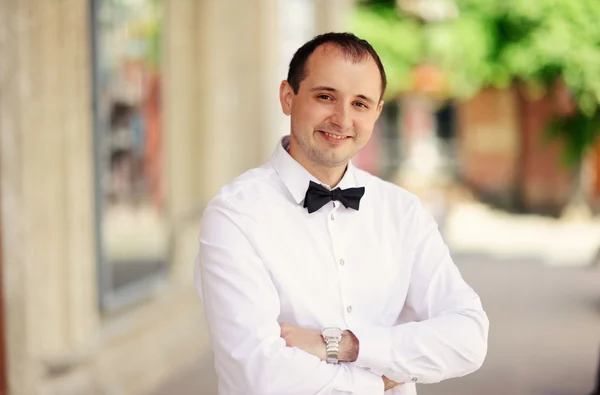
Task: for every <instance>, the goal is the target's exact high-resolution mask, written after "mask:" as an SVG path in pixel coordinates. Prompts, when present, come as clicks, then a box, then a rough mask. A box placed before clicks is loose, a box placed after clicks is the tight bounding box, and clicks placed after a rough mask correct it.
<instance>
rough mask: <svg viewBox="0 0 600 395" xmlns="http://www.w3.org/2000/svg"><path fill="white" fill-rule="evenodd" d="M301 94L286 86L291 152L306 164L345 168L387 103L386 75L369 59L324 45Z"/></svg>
mask: <svg viewBox="0 0 600 395" xmlns="http://www.w3.org/2000/svg"><path fill="white" fill-rule="evenodd" d="M306 72H307V76H306V78H305V79H304V80H303V81H302V82H301V83H300V89H299V91H298V94H297V95H295V94H294V92H293V90H292V88H291V86H290V85H289V84H288V83H287V81H284V82H283V83H282V84H281V89H280V99H281V105H282V108H283V112H284V113H285V114H286V115H291V147H290V153H291V154H292V156H294V157H295V159H296V160H298V161H299V162H300V163H301V164H303V165H305V166H306V165H309V166H317V167H339V166H345V165H346V164H347V163H348V161H349V160H350V159H351V158H352V157H353V156H354V155H355V154H356V153H357V152H358V151H359V150H360V149H361V148H363V147H364V146H365V144H366V143H367V142H368V141H369V138H370V137H371V134H372V132H373V127H374V125H375V121H376V120H377V118H378V117H379V114H380V112H381V107H382V105H383V103H382V102H381V101H380V100H379V97H380V95H381V76H380V74H379V69H378V67H377V64H376V63H375V61H374V60H373V59H372V58H371V57H368V58H366V59H365V60H363V61H361V62H358V63H355V62H353V61H352V59H350V58H347V57H346V56H344V54H343V53H342V52H341V50H340V49H339V48H337V47H336V46H334V45H331V44H325V45H321V46H320V47H318V48H317V49H316V50H315V51H314V52H313V54H312V55H311V56H310V58H309V60H308V62H307V65H306Z"/></svg>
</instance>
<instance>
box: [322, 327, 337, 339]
mask: <svg viewBox="0 0 600 395" xmlns="http://www.w3.org/2000/svg"><path fill="white" fill-rule="evenodd" d="M322 335H323V337H335V338H339V337H342V330H341V329H340V328H325V329H323V332H322Z"/></svg>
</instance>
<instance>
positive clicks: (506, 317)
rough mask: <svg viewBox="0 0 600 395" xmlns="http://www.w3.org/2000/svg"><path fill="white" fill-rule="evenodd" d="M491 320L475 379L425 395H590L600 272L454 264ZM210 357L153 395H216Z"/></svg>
mask: <svg viewBox="0 0 600 395" xmlns="http://www.w3.org/2000/svg"><path fill="white" fill-rule="evenodd" d="M456 261H457V264H458V265H459V267H460V268H461V271H462V273H463V276H464V277H465V278H466V280H467V281H468V282H469V283H470V284H472V286H473V287H474V288H475V289H476V290H477V291H478V292H479V294H480V295H481V298H482V300H483V303H484V307H485V308H486V310H487V312H488V314H489V317H490V321H491V331H490V342H489V352H488V358H487V360H486V363H485V364H484V366H483V367H482V368H481V369H480V370H479V371H478V372H476V373H474V374H472V375H470V376H467V377H465V378H459V379H453V380H448V381H446V382H444V383H441V384H435V385H422V386H420V387H419V395H587V394H588V393H589V392H590V391H591V388H592V386H593V381H594V375H595V369H596V364H597V359H598V352H599V351H600V270H591V269H589V268H582V267H579V268H578V267H553V266H548V265H544V264H542V263H540V262H535V261H527V262H523V261H515V260H504V261H503V260H500V259H494V258H489V257H483V256H479V257H477V256H468V257H467V256H463V257H461V258H457V259H456ZM210 358H211V357H210V355H207V356H205V357H204V359H202V360H200V361H198V363H197V364H196V365H195V366H193V367H192V368H190V369H189V370H188V371H185V372H181V375H180V376H179V377H175V378H173V380H172V381H170V382H168V383H165V385H164V386H163V387H162V388H159V389H157V390H156V391H155V392H153V393H152V394H149V395H216V384H215V379H214V372H213V370H212V366H211V364H212V362H211V360H210Z"/></svg>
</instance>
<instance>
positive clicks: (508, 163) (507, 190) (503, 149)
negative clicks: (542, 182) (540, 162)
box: [458, 89, 521, 207]
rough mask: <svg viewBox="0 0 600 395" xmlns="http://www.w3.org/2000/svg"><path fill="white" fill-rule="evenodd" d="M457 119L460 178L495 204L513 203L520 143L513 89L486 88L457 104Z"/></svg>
mask: <svg viewBox="0 0 600 395" xmlns="http://www.w3.org/2000/svg"><path fill="white" fill-rule="evenodd" d="M458 119H459V127H458V133H459V139H458V144H459V145H458V149H459V155H458V167H459V172H460V175H461V177H462V179H463V180H464V181H465V182H466V184H467V185H469V186H470V187H471V188H473V189H474V190H475V191H477V192H478V193H481V194H483V195H486V196H487V197H488V199H491V200H493V201H494V203H496V204H499V205H501V206H504V207H510V206H513V205H515V203H516V200H517V193H518V191H517V188H518V183H519V160H520V155H521V145H520V129H519V123H518V105H517V97H516V95H515V93H514V91H513V90H497V89H487V90H485V91H483V92H481V93H480V94H478V95H477V96H475V97H474V98H472V99H471V100H468V101H467V102H464V103H462V104H461V105H460V106H459V107H458Z"/></svg>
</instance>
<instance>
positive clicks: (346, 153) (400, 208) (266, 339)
mask: <svg viewBox="0 0 600 395" xmlns="http://www.w3.org/2000/svg"><path fill="white" fill-rule="evenodd" d="M385 87H386V76H385V71H384V69H383V66H382V64H381V61H380V59H379V57H378V55H377V53H376V52H375V51H374V49H373V48H372V47H371V46H370V45H369V44H368V43H367V42H366V41H364V40H360V39H358V38H357V37H355V36H354V35H352V34H346V33H329V34H325V35H321V36H318V37H316V38H314V39H313V40H311V41H310V42H308V43H306V44H305V45H304V46H302V47H301V48H300V49H299V50H298V51H297V52H296V54H295V55H294V57H293V59H292V61H291V63H290V67H289V73H288V78H287V80H286V81H283V82H282V83H281V86H280V92H279V94H280V101H281V107H282V109H283V112H284V113H285V114H286V115H289V116H290V117H291V135H290V136H286V137H284V138H283V139H282V140H281V141H280V142H279V143H278V144H277V146H276V149H275V152H274V154H273V156H272V157H271V159H270V160H269V161H268V162H267V163H265V164H264V165H263V166H261V167H260V168H256V169H253V170H250V171H248V172H246V173H245V174H243V175H241V176H240V177H239V178H237V179H236V180H235V181H234V182H233V183H231V184H230V185H228V186H226V187H224V188H223V189H222V190H221V191H220V192H219V194H218V195H217V196H216V197H215V198H214V199H213V200H212V201H211V202H210V203H209V205H208V207H207V208H206V210H205V212H204V215H203V219H202V223H201V227H200V228H201V229H200V252H199V255H198V259H197V263H196V272H195V273H196V284H197V288H198V291H199V293H200V295H201V297H202V299H203V301H204V306H205V314H206V320H207V323H208V329H209V333H210V337H211V341H212V345H213V350H214V356H215V367H216V371H217V375H218V379H219V393H220V394H222V395H225V394H226V395H233V394H235V395H238V394H239V395H242V394H243V395H251V394H256V395H258V394H260V395H266V394H273V395H288V394H298V395H314V394H319V395H326V394H336V395H337V394H360V395H363V394H364V395H377V394H383V392H384V390H390V391H389V393H390V394H416V389H415V383H436V382H439V381H441V380H444V379H448V378H451V377H458V376H463V375H466V374H468V373H470V372H473V371H475V370H476V369H478V368H479V367H480V366H481V364H482V363H483V360H484V358H485V355H486V351H487V334H488V320H487V317H486V315H485V313H484V311H483V310H482V307H481V303H480V300H479V297H478V296H477V294H476V293H475V292H474V291H473V290H472V289H471V288H470V287H469V286H468V285H467V284H466V283H465V282H464V281H463V280H462V278H461V276H460V274H459V272H458V270H457V268H456V266H455V265H454V263H453V262H452V259H451V258H450V256H449V254H448V249H447V248H446V246H445V244H444V243H443V241H442V239H441V236H440V234H439V232H438V230H437V225H436V224H435V222H434V221H433V219H432V218H431V216H430V215H429V214H428V213H427V212H426V211H425V210H424V209H423V207H422V206H421V205H420V203H419V201H418V199H417V198H416V197H414V196H413V195H411V194H410V193H408V192H407V191H405V190H403V189H401V188H399V187H397V186H395V185H392V184H390V183H387V182H384V181H382V180H381V179H379V178H376V177H374V176H372V175H370V174H368V173H366V172H364V171H361V170H359V169H357V168H355V167H354V166H353V165H352V164H351V163H350V159H351V158H352V157H353V156H354V155H355V154H356V153H357V152H358V151H359V150H360V149H361V148H363V147H364V146H365V144H366V143H367V141H368V140H369V138H370V136H371V133H372V131H373V126H374V124H375V121H376V120H377V118H378V116H379V114H380V113H381V108H382V105H383V101H382V98H383V93H384V91H385Z"/></svg>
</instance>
